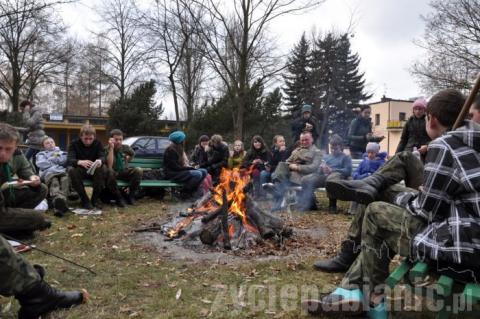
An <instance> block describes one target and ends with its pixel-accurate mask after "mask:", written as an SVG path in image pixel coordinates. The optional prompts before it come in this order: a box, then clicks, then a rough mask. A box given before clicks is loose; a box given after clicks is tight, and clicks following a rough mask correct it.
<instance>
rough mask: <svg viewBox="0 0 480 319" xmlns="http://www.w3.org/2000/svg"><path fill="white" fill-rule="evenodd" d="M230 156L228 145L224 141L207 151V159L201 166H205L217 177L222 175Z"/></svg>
mask: <svg viewBox="0 0 480 319" xmlns="http://www.w3.org/2000/svg"><path fill="white" fill-rule="evenodd" d="M229 156H230V153H229V151H228V146H227V145H225V144H224V143H220V145H217V146H212V147H210V149H209V150H208V152H207V161H206V162H205V163H204V164H203V165H200V167H201V168H205V169H206V170H207V171H208V173H210V175H212V177H213V178H214V179H215V178H216V177H217V176H219V175H220V171H221V170H222V168H223V167H227V166H228V157H229Z"/></svg>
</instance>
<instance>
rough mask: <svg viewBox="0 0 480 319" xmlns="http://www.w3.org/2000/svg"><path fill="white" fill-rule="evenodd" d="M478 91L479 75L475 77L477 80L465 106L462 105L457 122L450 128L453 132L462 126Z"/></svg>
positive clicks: (479, 87) (479, 88)
mask: <svg viewBox="0 0 480 319" xmlns="http://www.w3.org/2000/svg"><path fill="white" fill-rule="evenodd" d="M479 90H480V74H479V75H478V76H477V80H476V81H475V84H474V85H473V88H472V90H471V91H470V94H469V95H468V98H467V100H466V101H465V104H463V108H462V111H460V114H459V115H458V117H457V120H456V121H455V124H453V128H452V130H453V131H454V130H456V129H457V128H458V127H459V126H460V125H462V124H463V121H464V120H465V117H466V116H467V114H468V112H469V111H470V106H472V104H473V100H475V97H476V96H477V93H478V91H479Z"/></svg>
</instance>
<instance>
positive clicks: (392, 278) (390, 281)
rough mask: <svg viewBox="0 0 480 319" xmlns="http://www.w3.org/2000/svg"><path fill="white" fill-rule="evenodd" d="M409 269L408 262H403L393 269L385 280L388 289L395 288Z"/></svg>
mask: <svg viewBox="0 0 480 319" xmlns="http://www.w3.org/2000/svg"><path fill="white" fill-rule="evenodd" d="M411 267H412V265H411V264H410V263H409V262H407V261H403V262H402V263H401V264H400V266H398V267H397V268H395V270H394V271H392V272H391V273H390V275H389V276H388V278H387V279H386V280H385V284H386V285H387V286H388V287H390V289H393V287H395V286H396V285H397V284H398V283H399V282H400V281H401V280H402V279H403V277H404V276H405V274H406V273H407V272H408V271H409V270H410V268H411Z"/></svg>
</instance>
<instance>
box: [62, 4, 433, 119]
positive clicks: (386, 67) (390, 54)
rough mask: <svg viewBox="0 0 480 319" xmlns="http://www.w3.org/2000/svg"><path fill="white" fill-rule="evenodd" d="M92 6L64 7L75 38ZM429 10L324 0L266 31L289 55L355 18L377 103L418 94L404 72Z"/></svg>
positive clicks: (356, 46) (89, 21) (91, 19)
mask: <svg viewBox="0 0 480 319" xmlns="http://www.w3.org/2000/svg"><path fill="white" fill-rule="evenodd" d="M224 1H231V0H224ZM95 4H100V2H99V1H98V0H95V1H94V0H82V1H80V2H79V3H76V4H70V5H66V6H64V8H63V13H62V16H63V17H64V19H65V22H66V23H67V25H70V26H71V31H72V32H73V33H76V34H77V35H78V36H79V37H82V38H84V37H85V36H86V35H88V32H87V30H88V29H94V28H95V21H96V19H98V17H95V14H94V12H93V11H92V10H91V9H90V8H91V7H93V6H94V5H95ZM429 10H430V7H429V6H428V0H403V1H392V0H390V1H388V0H387V1H386V0H327V1H326V2H325V3H324V4H322V5H321V6H320V7H318V8H317V9H315V10H311V11H310V12H308V13H304V14H302V15H293V16H284V17H281V18H279V19H278V20H276V21H274V22H273V23H272V24H271V27H270V32H272V34H273V35H274V36H275V38H276V40H277V41H278V44H279V47H280V49H281V50H282V51H283V52H285V53H287V52H288V51H289V50H291V48H292V47H293V45H294V44H295V43H296V42H298V40H299V39H300V37H301V35H302V33H303V32H304V31H305V32H307V34H309V33H311V30H312V29H313V28H316V29H317V30H318V31H319V32H326V31H330V30H336V31H340V32H342V31H346V30H347V28H348V27H349V25H350V23H351V21H352V19H353V28H352V30H351V31H352V33H353V35H354V36H353V37H352V38H351V42H352V50H353V51H354V52H357V53H358V54H359V55H360V58H361V64H360V67H361V71H363V72H365V77H366V80H367V90H368V91H370V92H372V93H374V96H373V98H372V100H375V101H377V100H379V99H380V98H381V97H382V95H383V94H386V96H388V97H392V98H398V99H408V98H412V97H416V96H420V95H422V92H421V90H420V88H419V87H418V85H417V84H416V83H415V80H414V79H413V78H412V77H411V75H410V74H409V72H408V69H409V67H410V66H411V64H412V63H413V61H415V60H416V59H418V58H421V56H422V54H423V52H422V51H421V50H420V49H419V48H418V47H417V46H415V45H414V44H413V40H414V39H416V38H417V39H418V38H420V37H421V36H422V34H423V31H424V22H423V21H422V19H421V15H422V14H423V15H425V14H427V13H428V12H429ZM164 104H165V105H168V104H169V103H168V101H165V103H164ZM170 112H171V111H170V110H167V113H168V114H170ZM169 117H170V116H169Z"/></svg>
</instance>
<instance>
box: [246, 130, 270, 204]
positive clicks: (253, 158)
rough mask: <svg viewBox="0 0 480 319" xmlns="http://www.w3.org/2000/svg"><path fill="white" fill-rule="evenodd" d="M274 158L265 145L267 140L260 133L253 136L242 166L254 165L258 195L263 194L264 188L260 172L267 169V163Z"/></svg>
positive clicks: (253, 175)
mask: <svg viewBox="0 0 480 319" xmlns="http://www.w3.org/2000/svg"><path fill="white" fill-rule="evenodd" d="M271 160H272V154H271V153H270V151H269V150H268V148H267V145H265V141H264V140H263V138H262V137H261V136H260V135H255V136H254V137H252V143H251V145H250V149H249V150H248V152H247V154H246V155H245V158H244V159H243V164H242V167H244V168H249V167H251V166H253V170H252V172H251V176H252V178H253V190H254V194H255V196H256V197H261V196H262V195H263V189H262V188H261V184H260V174H261V173H262V172H263V171H265V170H266V165H267V164H268V163H270V161H271Z"/></svg>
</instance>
